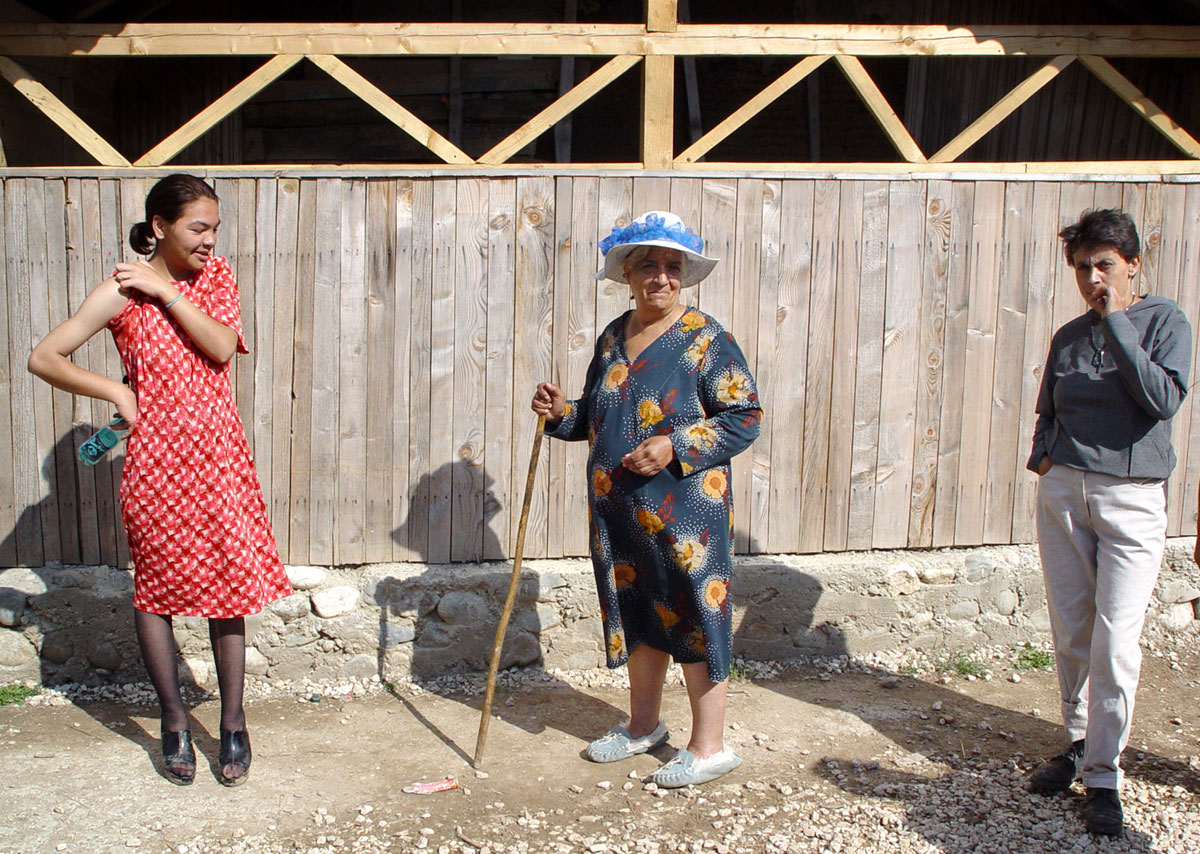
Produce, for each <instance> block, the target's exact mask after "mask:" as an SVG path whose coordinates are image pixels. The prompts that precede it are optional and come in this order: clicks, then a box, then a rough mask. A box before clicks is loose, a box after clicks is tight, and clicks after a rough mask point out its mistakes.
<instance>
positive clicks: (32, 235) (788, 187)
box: [0, 174, 1200, 565]
mask: <svg viewBox="0 0 1200 854" xmlns="http://www.w3.org/2000/svg"><path fill="white" fill-rule="evenodd" d="M149 180H151V179H150V178H147V177H144V176H143V177H121V178H106V177H66V178H64V177H53V178H42V177H11V178H8V179H6V180H4V181H3V183H2V184H0V192H2V197H0V210H2V211H3V229H2V230H0V258H3V264H2V265H0V335H4V336H6V340H5V341H4V344H3V346H0V401H3V402H4V403H5V405H4V406H2V407H0V538H2V539H0V565H12V564H24V565H41V564H43V563H46V562H50V561H56V560H61V561H64V562H82V563H86V564H95V563H108V564H120V563H124V562H126V560H127V553H126V551H125V549H124V545H123V542H122V536H121V533H120V521H119V510H118V507H117V501H116V488H117V482H118V479H119V471H120V458H119V457H117V458H116V459H115V460H113V461H112V463H110V464H101V465H99V466H96V467H95V468H94V469H88V468H84V467H82V466H80V465H78V464H77V463H76V462H75V459H74V454H75V450H76V447H77V446H78V443H79V442H80V441H81V440H82V439H83V438H84V437H86V435H88V434H89V433H90V431H91V429H92V425H97V424H100V423H102V422H104V421H106V420H107V419H108V417H110V410H111V407H109V406H107V405H100V404H99V403H94V402H91V401H88V400H84V399H74V398H72V397H71V396H70V395H66V394H63V393H60V392H56V391H52V390H51V389H50V388H49V387H48V386H46V385H45V384H43V383H41V382H38V381H35V380H34V379H33V378H32V377H31V376H30V375H29V374H28V373H26V371H25V359H26V356H27V354H28V352H29V349H30V346H31V345H32V343H33V342H35V341H37V340H38V339H40V338H41V337H42V336H43V335H44V334H45V333H46V332H47V331H48V330H49V329H50V328H51V326H53V325H54V324H56V323H58V322H59V321H61V320H62V319H63V318H65V317H66V316H67V315H68V313H69V312H71V311H73V310H74V309H75V308H77V307H78V305H79V304H80V302H81V301H82V299H83V298H84V296H85V294H86V293H87V291H88V290H89V289H90V288H91V287H92V286H94V284H95V283H97V282H98V281H99V280H100V279H101V278H102V277H103V276H104V275H106V274H107V272H108V271H109V270H111V268H112V266H113V264H114V262H116V261H117V260H120V259H122V258H125V257H128V256H129V254H130V253H129V250H128V248H127V247H126V246H125V244H124V235H125V233H126V232H127V230H128V226H129V224H131V223H132V222H133V221H135V220H137V219H140V218H141V217H140V210H139V208H140V205H141V202H142V200H143V198H144V193H145V190H146V189H147V184H148V181H149ZM215 183H216V187H217V190H218V192H219V194H220V196H221V199H222V205H221V215H222V226H221V236H220V239H219V244H220V245H219V247H218V251H219V252H220V253H221V254H225V255H227V256H228V257H229V258H230V260H231V261H232V263H233V265H234V267H235V270H236V272H237V276H238V280H239V283H240V287H241V294H242V305H243V322H244V325H245V328H246V330H247V335H248V340H249V343H250V346H251V354H250V355H249V356H245V357H239V359H238V361H237V364H236V369H235V379H236V391H237V399H238V402H239V407H240V410H241V412H242V416H243V419H244V421H245V424H246V431H247V434H248V435H249V437H250V440H251V442H252V445H253V448H254V453H255V458H256V464H257V467H258V470H259V473H260V476H261V478H262V484H263V489H264V492H265V495H266V500H267V504H268V506H269V508H270V512H271V517H272V520H273V522H274V526H275V532H276V536H277V538H278V540H279V544H280V547H281V550H282V552H283V554H284V556H285V560H287V561H288V562H290V563H315V564H360V563H364V562H376V561H392V560H402V561H403V560H422V561H431V562H441V561H448V560H454V561H458V560H477V559H480V558H484V559H487V558H499V557H502V556H504V555H505V554H507V553H508V551H509V549H510V543H511V539H512V536H513V534H514V533H515V524H516V516H517V511H518V510H519V504H520V500H519V496H517V495H516V494H515V491H516V490H518V489H519V487H520V485H521V484H522V482H523V472H524V470H525V467H526V466H527V463H528V458H529V452H530V446H531V442H532V438H533V437H532V429H533V425H534V418H533V416H532V414H531V413H530V412H529V410H528V400H529V397H530V395H531V393H532V390H533V387H534V384H535V383H536V382H537V381H538V380H541V379H543V378H550V379H553V380H554V381H556V382H558V383H560V384H562V385H564V386H565V387H566V388H567V389H568V390H569V392H570V393H571V394H575V393H577V392H578V389H579V387H580V384H581V381H582V378H583V375H584V370H585V368H586V366H587V362H588V359H589V358H590V355H591V351H592V346H593V342H594V338H595V336H596V334H597V332H598V330H599V329H601V328H602V327H603V325H604V324H605V323H606V322H607V321H608V320H609V319H610V318H612V317H614V316H616V315H617V314H619V313H620V312H621V311H623V310H624V309H625V308H626V307H627V306H628V298H627V293H626V291H625V290H624V289H622V288H621V287H618V286H617V285H615V284H613V283H611V282H608V283H603V284H600V285H599V286H597V284H596V283H595V282H594V281H593V280H592V277H591V276H592V273H593V271H594V270H595V269H596V268H597V266H598V261H599V253H598V252H597V250H596V247H595V243H596V241H597V240H598V239H599V238H600V237H602V236H604V235H606V234H607V233H608V231H609V229H610V228H611V227H612V225H613V224H614V223H617V222H621V221H624V220H627V219H628V218H629V217H630V215H631V214H634V213H637V212H641V211H644V210H647V209H653V208H670V209H672V210H674V211H676V212H677V213H679V214H680V215H681V216H682V217H683V218H684V220H685V221H687V222H689V223H697V224H699V226H700V227H699V230H700V231H701V233H702V234H703V236H704V238H705V240H706V242H707V247H708V249H709V251H710V253H711V254H713V255H715V256H717V257H719V258H721V259H722V263H721V264H720V265H719V266H718V267H717V270H716V272H715V273H714V274H713V276H712V277H710V278H709V279H708V280H707V281H706V282H705V283H704V284H703V285H702V286H701V287H699V288H698V289H697V290H695V291H690V292H688V295H689V297H690V298H693V299H695V300H697V301H698V303H699V305H700V307H701V308H703V309H704V310H706V311H708V312H711V313H712V314H714V315H716V316H717V317H718V318H720V319H721V320H722V321H723V322H725V324H726V325H727V326H729V327H730V328H731V329H732V330H733V332H734V333H735V335H736V336H737V338H738V340H739V342H740V343H741V345H742V348H743V349H744V350H745V352H746V354H747V356H748V357H749V359H750V361H751V363H752V365H753V366H754V369H755V373H756V376H757V379H758V383H759V387H760V389H761V394H762V401H763V406H764V408H765V410H766V420H765V424H764V429H763V433H762V436H761V438H760V439H759V441H758V442H757V443H756V444H755V445H754V446H753V448H752V449H751V450H750V451H748V452H747V453H745V454H743V455H742V456H740V457H739V458H738V459H737V461H736V463H735V482H734V485H735V492H736V496H735V501H736V507H737V545H738V547H739V549H741V550H742V551H751V552H766V553H778V552H813V551H822V550H824V551H839V550H845V549H867V548H906V547H909V548H912V547H931V546H950V545H963V546H965V545H975V544H980V543H1010V542H1018V543H1019V542H1028V541H1030V540H1031V539H1032V538H1033V520H1032V516H1033V502H1034V488H1035V479H1034V477H1033V476H1032V475H1030V474H1028V473H1027V472H1025V471H1024V469H1023V463H1024V459H1025V456H1026V454H1027V452H1028V446H1029V437H1030V433H1031V430H1032V425H1033V420H1034V413H1033V406H1034V401H1035V397H1036V394H1037V388H1038V381H1039V376H1040V374H1041V369H1042V364H1043V361H1044V358H1045V354H1046V350H1047V347H1048V343H1049V337H1050V334H1051V332H1052V330H1053V329H1054V328H1056V327H1057V326H1058V325H1060V324H1061V323H1063V322H1064V321H1066V320H1067V319H1069V318H1070V317H1072V316H1074V315H1075V314H1077V313H1079V311H1080V310H1081V309H1082V302H1081V300H1080V298H1079V296H1078V293H1077V291H1076V289H1075V285H1074V281H1073V278H1072V276H1071V273H1070V270H1069V269H1068V268H1067V266H1066V265H1065V263H1064V261H1063V259H1062V256H1061V253H1060V251H1059V246H1058V242H1057V240H1056V237H1055V234H1056V232H1057V231H1058V230H1059V228H1060V227H1061V226H1062V225H1063V224H1064V223H1066V222H1068V221H1072V220H1074V219H1075V218H1076V217H1077V216H1078V214H1079V213H1080V212H1081V211H1083V210H1084V209H1086V208H1091V207H1099V206H1105V207H1107V206H1122V207H1124V208H1125V209H1127V210H1129V211H1130V212H1131V213H1132V214H1133V216H1134V217H1135V219H1136V220H1137V221H1138V223H1139V225H1140V229H1141V232H1142V236H1143V240H1144V243H1145V246H1146V251H1145V256H1144V257H1145V264H1144V267H1143V273H1142V276H1141V282H1142V287H1143V289H1145V290H1147V291H1150V292H1152V293H1157V294H1161V295H1163V296H1167V297H1171V298H1173V299H1177V300H1178V301H1179V302H1180V304H1181V305H1182V306H1183V308H1184V310H1185V311H1186V312H1187V314H1188V316H1189V317H1190V318H1191V319H1192V322H1193V324H1196V321H1197V319H1198V318H1200V260H1198V257H1197V247H1200V184H1197V183H1179V182H1160V181H1151V182H1124V183H1116V182H1113V183H1096V182H1067V181H1057V180H1042V181H1029V180H1020V181H1008V182H1006V181H1003V180H986V181H972V180H951V179H948V178H938V179H928V180H926V179H920V180H916V179H905V180H857V179H855V180H832V179H830V180H814V179H807V178H790V177H789V178H779V179H775V178H754V177H746V178H728V177H722V178H704V177H649V176H646V177H609V176H604V177H597V176H588V175H578V174H571V175H558V176H553V175H544V176H541V175H533V176H529V177H492V178H477V177H433V178H429V177H426V178H379V179H374V178H364V177H348V176H340V177H328V178H315V177H314V178H303V179H297V178H290V177H263V178H245V177H233V178H220V177H218V178H217V179H216V181H215ZM77 359H78V361H79V362H80V363H81V364H83V365H85V366H88V367H90V368H92V369H94V370H98V371H103V372H106V373H108V374H109V375H113V376H115V375H117V374H118V372H119V365H118V360H117V357H116V353H115V348H114V347H113V346H112V344H111V342H110V341H107V340H103V339H102V338H101V337H97V338H96V339H94V340H93V341H92V342H90V343H89V344H88V345H87V346H86V347H85V348H84V349H83V350H81V351H80V353H79V354H78V356H77ZM1198 401H1200V398H1189V400H1188V401H1187V403H1186V404H1185V406H1184V408H1183V410H1182V411H1181V412H1180V414H1179V415H1178V416H1177V417H1176V419H1175V437H1176V439H1175V441H1176V448H1177V450H1178V451H1179V457H1180V467H1179V470H1178V475H1177V476H1176V477H1174V478H1173V479H1172V481H1171V487H1170V507H1171V517H1170V528H1169V531H1170V533H1171V534H1172V535H1177V534H1192V533H1194V532H1195V529H1196V521H1195V519H1196V517H1195V512H1194V509H1195V504H1194V503H1193V502H1194V496H1195V494H1196V488H1197V481H1198V479H1200V442H1198V443H1194V444H1193V443H1191V442H1190V439H1191V437H1192V435H1193V431H1192V422H1193V409H1194V408H1195V407H1196V406H1197V405H1200V404H1198ZM1196 421H1197V423H1198V424H1200V418H1197V419H1196ZM1192 448H1195V449H1196V451H1197V452H1196V453H1195V454H1193V453H1191V450H1192ZM585 454H586V448H585V447H583V446H582V445H580V444H576V445H567V444H565V443H560V442H551V443H550V447H549V450H548V451H547V452H545V453H544V455H543V459H542V462H541V470H540V474H539V480H538V489H537V493H536V498H535V504H534V507H533V511H532V514H531V521H530V532H529V538H528V553H529V554H531V555H536V556H559V555H581V554H585V553H586V549H587V537H586V528H585V525H586V523H585V499H584V496H585V476H584V463H585Z"/></svg>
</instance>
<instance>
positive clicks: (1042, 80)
mask: <svg viewBox="0 0 1200 854" xmlns="http://www.w3.org/2000/svg"><path fill="white" fill-rule="evenodd" d="M1074 61H1075V57H1073V56H1056V57H1054V59H1052V60H1050V61H1049V62H1047V63H1046V64H1045V65H1043V66H1042V67H1041V68H1039V69H1038V70H1037V71H1035V72H1033V73H1032V74H1030V75H1029V76H1028V77H1026V78H1025V79H1024V80H1022V81H1021V82H1020V83H1018V84H1017V85H1016V86H1014V87H1013V90H1012V91H1011V92H1009V93H1008V94H1007V95H1005V96H1004V97H1003V98H1001V99H1000V100H999V101H997V102H996V103H995V104H993V105H992V106H991V107H990V108H989V109H988V110H987V111H986V112H985V113H984V114H983V115H981V116H980V117H979V118H977V119H976V120H975V121H973V122H971V124H969V125H968V126H967V127H966V128H965V129H964V130H963V131H962V132H961V133H960V134H959V135H958V136H956V137H954V139H952V140H950V141H949V142H948V143H946V144H945V145H944V146H942V149H941V150H940V151H939V152H938V153H937V154H935V155H933V157H930V158H929V162H930V163H949V162H950V161H951V160H957V159H958V158H959V157H961V156H962V154H963V152H964V151H966V150H967V149H968V148H970V147H971V146H972V145H974V144H975V143H977V142H979V140H980V139H982V138H983V137H984V136H986V135H987V133H988V132H989V131H991V130H992V129H993V128H994V127H996V125H998V124H1000V122H1002V121H1004V120H1005V119H1006V118H1008V117H1009V116H1010V115H1012V114H1013V112H1014V111H1015V110H1016V109H1017V108H1018V107H1020V106H1021V105H1022V104H1024V103H1025V102H1026V101H1028V100H1029V99H1030V98H1032V97H1033V96H1034V95H1035V94H1037V92H1038V91H1039V90H1041V88H1042V87H1043V86H1045V85H1046V84H1047V83H1049V82H1050V81H1051V80H1053V79H1054V78H1055V77H1057V76H1058V75H1059V74H1060V73H1061V72H1062V71H1063V69H1065V68H1066V67H1067V66H1068V65H1070V64H1071V63H1072V62H1074Z"/></svg>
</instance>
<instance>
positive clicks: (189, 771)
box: [162, 729, 196, 786]
mask: <svg viewBox="0 0 1200 854" xmlns="http://www.w3.org/2000/svg"><path fill="white" fill-rule="evenodd" d="M162 757H163V768H164V769H165V770H166V772H167V779H168V780H170V781H171V782H172V783H176V784H178V785H180V786H188V785H191V782H192V780H194V779H196V751H195V749H194V748H193V747H192V733H191V731H190V730H186V729H183V730H179V731H178V732H164V733H163V734H162ZM189 765H190V766H191V768H189V767H188V766H189Z"/></svg>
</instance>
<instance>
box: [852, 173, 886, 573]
mask: <svg viewBox="0 0 1200 854" xmlns="http://www.w3.org/2000/svg"><path fill="white" fill-rule="evenodd" d="M887 229H888V185H887V183H886V182H884V181H867V182H866V183H865V185H864V187H863V208H862V237H861V240H862V256H861V259H862V260H861V265H860V267H859V277H860V278H859V281H860V282H861V284H860V286H859V302H858V351H857V353H856V357H855V365H856V375H855V380H854V420H853V424H854V427H853V431H854V453H853V457H852V459H851V469H850V521H849V528H848V529H847V534H846V547H847V548H850V549H869V548H870V547H871V544H872V542H873V540H874V532H873V530H872V525H873V523H874V518H875V488H876V483H877V480H878V466H877V463H878V459H879V418H880V409H879V407H880V392H881V390H882V389H881V383H882V381H883V330H884V311H885V305H886V294H887V233H888V232H887Z"/></svg>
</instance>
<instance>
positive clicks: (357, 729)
mask: <svg viewBox="0 0 1200 854" xmlns="http://www.w3.org/2000/svg"><path fill="white" fill-rule="evenodd" d="M1192 640H1193V639H1190V638H1184V639H1183V640H1182V641H1172V640H1171V639H1169V638H1165V637H1155V636H1151V637H1149V638H1148V639H1147V644H1146V646H1147V651H1148V653H1149V654H1148V656H1147V659H1146V664H1145V668H1144V673H1143V682H1142V689H1141V691H1140V693H1139V708H1138V715H1137V723H1136V726H1135V731H1134V736H1133V738H1134V742H1133V743H1132V744H1131V747H1130V749H1129V750H1128V751H1127V752H1126V756H1125V765H1126V767H1127V770H1128V772H1129V777H1128V780H1127V784H1126V788H1125V790H1124V792H1123V800H1124V803H1125V807H1126V816H1127V824H1128V827H1129V831H1128V833H1127V834H1126V836H1125V837H1124V838H1122V839H1119V840H1100V839H1095V838H1093V837H1090V836H1089V835H1088V834H1087V833H1086V832H1085V831H1084V830H1083V826H1082V823H1081V821H1080V818H1079V809H1080V806H1081V803H1082V793H1081V791H1073V792H1070V793H1067V794H1065V795H1062V796H1059V797H1051V798H1045V797H1039V796H1034V795H1030V794H1028V793H1027V792H1026V791H1025V789H1024V785H1023V777H1024V775H1025V774H1026V773H1028V770H1029V769H1030V768H1031V767H1032V766H1033V765H1035V764H1036V763H1037V762H1038V761H1039V760H1040V758H1041V757H1043V756H1045V755H1048V754H1050V753H1052V752H1054V751H1055V750H1056V749H1057V748H1058V747H1059V746H1060V745H1059V739H1060V738H1061V737H1062V736H1061V733H1060V728H1059V727H1058V726H1057V713H1056V712H1055V711H1054V710H1055V709H1056V708H1057V700H1056V689H1055V680H1054V675H1053V672H1052V671H1048V670H1039V669H1024V670H1020V669H1016V668H1014V666H1013V663H1014V661H1015V657H1016V654H1017V653H1016V651H1014V650H1012V649H1003V648H995V649H989V650H980V651H978V653H977V654H975V655H973V656H970V657H946V656H942V657H939V656H917V655H909V656H892V657H886V656H877V657H872V658H867V659H855V660H851V659H847V658H844V657H843V658H839V659H829V660H815V661H808V662H803V663H794V664H789V665H787V666H783V665H780V664H771V663H766V664H764V663H743V665H742V666H741V667H740V668H739V669H738V678H737V680H736V681H735V682H734V683H733V684H732V686H731V687H732V691H733V693H732V696H731V700H730V719H731V721H732V723H731V727H730V732H729V742H730V743H731V744H732V745H733V746H734V747H735V749H737V750H738V752H739V753H741V754H742V755H743V756H744V757H745V759H746V762H745V764H743V766H742V767H741V768H739V769H738V770H737V771H735V772H733V773H732V774H730V775H728V776H727V777H726V778H723V779H722V780H719V781H717V782H714V783H711V784H709V785H707V786H703V787H700V788H696V789H685V790H679V791H674V792H668V791H666V790H657V789H656V788H655V787H654V786H653V784H647V783H645V782H643V780H644V779H645V777H646V775H647V774H648V773H649V772H650V771H652V770H653V769H654V768H655V767H656V766H657V765H658V763H659V762H661V761H663V760H664V759H666V758H669V756H670V754H671V751H670V750H668V749H661V750H659V751H656V754H655V755H654V756H649V755H647V756H639V757H635V758H634V759H631V760H628V761H626V762H622V763H616V764H614V765H604V766H601V765H595V764H592V763H588V762H586V761H584V760H583V759H582V758H580V755H579V754H580V751H581V750H582V748H583V746H584V745H585V744H586V741H587V740H588V738H590V737H594V735H597V734H599V733H602V732H603V731H604V730H605V729H607V727H608V726H610V725H611V724H612V723H613V722H615V721H616V720H617V719H618V717H619V715H620V708H621V706H622V703H623V700H624V691H623V688H624V677H623V674H622V673H621V672H608V671H589V672H586V673H561V672H555V673H542V672H539V671H523V672H514V673H508V674H503V678H502V680H501V682H500V685H499V691H498V695H497V700H496V707H495V711H496V718H495V719H494V720H493V722H492V725H491V728H490V734H489V740H488V746H487V754H486V756H485V761H484V763H483V767H484V768H485V769H486V772H484V773H476V772H473V771H472V769H471V767H470V765H469V762H468V757H469V753H470V752H471V751H473V748H474V743H475V730H476V727H477V726H478V714H479V711H478V710H479V705H480V698H479V696H478V695H479V693H480V690H481V687H482V680H481V679H479V678H478V677H460V676H446V677H443V678H441V679H439V680H435V681H433V682H430V683H424V684H422V685H413V684H402V685H394V686H382V685H379V684H378V683H377V682H371V681H366V682H358V683H344V684H341V685H311V684H298V685H274V686H267V685H261V684H260V685H255V686H253V687H252V690H251V694H252V701H251V703H250V705H249V708H248V713H249V717H250V721H251V728H252V733H253V736H254V740H255V741H254V743H255V750H256V755H255V762H254V767H253V774H252V778H251V779H250V781H249V782H248V783H247V785H245V786H242V787H239V788H236V789H224V788H222V787H220V786H219V785H217V783H216V781H215V779H214V778H213V775H212V773H211V772H212V768H211V767H210V763H212V762H215V738H214V735H215V732H216V720H217V715H218V708H217V704H216V703H215V701H214V700H213V699H212V698H210V697H208V696H206V695H201V694H198V695H196V696H195V697H193V698H192V700H193V703H194V706H193V710H192V714H193V719H194V721H195V722H196V723H195V726H194V729H193V733H194V735H195V737H196V740H197V745H198V747H199V749H200V752H201V753H202V754H203V756H204V757H205V759H202V760H201V768H200V770H199V772H198V774H197V781H196V783H195V784H194V785H193V786H191V787H188V788H180V787H174V786H171V785H169V784H168V783H167V782H166V780H165V779H164V778H163V777H161V776H160V775H159V774H158V773H156V768H157V763H152V761H151V760H152V759H154V758H156V757H157V749H158V743H157V739H156V733H157V721H156V719H155V716H154V708H153V705H152V704H149V703H148V702H146V701H147V700H149V699H150V695H149V693H148V688H147V687H146V686H128V687H125V688H111V687H109V688H103V689H86V688H81V687H79V686H68V687H66V688H65V689H64V690H60V691H55V692H46V693H43V694H42V695H40V696H38V697H35V698H32V699H31V700H30V701H28V702H27V703H26V704H25V705H22V706H8V707H4V708H0V746H2V747H3V749H2V750H0V791H2V792H3V800H4V803H5V809H4V810H3V811H2V813H0V851H5V852H9V851H11V852H42V851H88V852H103V851H123V852H131V851H133V852H175V854H210V852H211V853H212V854H215V852H239V854H241V852H247V854H248V853H249V852H263V854H285V852H286V854H296V852H306V854H335V852H336V854H344V853H345V852H376V851H378V852H385V851H386V852H407V851H428V852H434V851H436V852H438V854H450V852H456V854H457V853H458V852H461V853H462V854H483V852H486V854H502V852H503V854H520V852H564V854H565V852H583V851H587V852H614V853H615V852H696V854H700V852H708V851H715V852H718V854H725V853H726V852H780V854H783V852H805V854H807V852H814V854H825V852H830V854H838V852H872V854H873V853H874V852H880V854H882V853H883V852H889V854H890V852H922V853H923V852H946V854H959V853H960V852H961V854H967V852H972V854H988V852H996V853H997V854H1001V852H1002V854H1018V853H1019V852H1038V853H1039V854H1042V852H1093V851H1095V852H1106V854H1107V852H1114V854H1115V852H1163V854H1195V852H1198V851H1200V821H1198V819H1200V755H1197V754H1200V726H1197V723H1200V705H1198V704H1197V696H1198V691H1197V685H1198V684H1200V682H1198V681H1197V678H1196V677H1197V675H1200V673H1198V671H1197V664H1198V663H1200V658H1198V656H1197V655H1196V654H1195V653H1194V652H1193V650H1194V649H1195V647H1194V646H1193V644H1192ZM671 683H672V684H671V685H670V687H669V688H668V690H667V693H666V697H665V708H664V717H665V718H666V719H667V720H668V721H669V722H675V723H676V726H675V727H674V729H673V733H674V734H673V737H672V744H673V745H674V746H681V745H682V744H684V743H685V742H686V720H687V700H686V694H685V693H684V691H683V689H682V688H681V687H680V686H679V679H678V673H677V672H676V673H673V674H672V679H671ZM1042 710H1047V711H1046V712H1043V711H1042ZM446 775H454V776H455V777H456V778H457V780H458V781H459V783H460V786H459V788H457V789H454V790H452V791H447V792H442V793H439V794H434V795H427V796H421V795H413V794H405V793H403V792H402V791H401V788H402V787H403V786H404V785H406V784H409V783H412V782H415V781H430V780H436V779H440V778H442V777H444V776H446Z"/></svg>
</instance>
